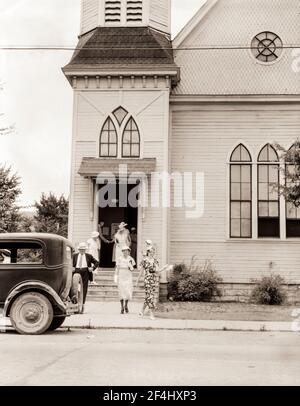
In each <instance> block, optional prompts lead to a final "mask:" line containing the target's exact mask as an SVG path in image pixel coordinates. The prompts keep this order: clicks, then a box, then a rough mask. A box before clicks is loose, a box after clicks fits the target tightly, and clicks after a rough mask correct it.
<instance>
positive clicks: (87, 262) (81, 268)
mask: <svg viewBox="0 0 300 406" xmlns="http://www.w3.org/2000/svg"><path fill="white" fill-rule="evenodd" d="M87 249H88V246H87V245H86V244H85V243H84V242H83V243H81V244H79V247H78V250H79V253H78V254H75V255H74V257H73V267H74V268H75V273H79V274H80V275H81V277H82V281H83V304H85V302H86V297H87V292H88V287H89V281H91V282H92V281H93V271H94V270H95V269H97V268H98V266H99V262H98V261H97V260H96V259H95V258H94V257H93V256H92V255H90V254H87Z"/></svg>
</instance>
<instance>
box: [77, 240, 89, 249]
mask: <svg viewBox="0 0 300 406" xmlns="http://www.w3.org/2000/svg"><path fill="white" fill-rule="evenodd" d="M78 249H79V250H87V249H88V247H87V245H86V243H85V242H81V243H80V244H79V246H78Z"/></svg>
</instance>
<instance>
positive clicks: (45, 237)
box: [0, 233, 73, 247]
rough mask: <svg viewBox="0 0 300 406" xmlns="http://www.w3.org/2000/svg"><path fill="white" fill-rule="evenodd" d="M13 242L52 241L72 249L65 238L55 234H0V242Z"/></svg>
mask: <svg viewBox="0 0 300 406" xmlns="http://www.w3.org/2000/svg"><path fill="white" fill-rule="evenodd" d="M14 240H23V241H29V240H36V241H44V242H50V243H51V242H54V241H56V242H57V241H61V242H62V243H64V244H66V245H69V246H70V247H73V244H72V243H71V241H69V240H68V239H67V238H64V237H61V236H60V235H56V234H47V233H1V234H0V242H3V241H14Z"/></svg>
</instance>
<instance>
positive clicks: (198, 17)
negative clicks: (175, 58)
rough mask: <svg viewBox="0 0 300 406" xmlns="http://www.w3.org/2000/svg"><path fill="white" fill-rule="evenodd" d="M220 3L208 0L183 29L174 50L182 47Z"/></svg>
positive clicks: (175, 42) (176, 39) (178, 35)
mask: <svg viewBox="0 0 300 406" xmlns="http://www.w3.org/2000/svg"><path fill="white" fill-rule="evenodd" d="M218 2H219V0H207V2H206V3H205V4H204V5H203V6H202V7H201V8H200V9H199V11H198V12H197V13H196V14H195V16H194V17H193V18H192V19H191V20H190V21H189V22H188V23H187V24H186V25H185V27H183V29H182V30H181V31H180V32H179V34H177V36H176V37H175V38H174V40H173V46H174V48H175V49H176V48H178V47H180V45H181V44H182V43H183V42H184V41H185V39H186V38H187V37H188V36H189V35H190V34H191V33H192V32H193V31H194V29H195V28H196V27H197V26H198V25H199V24H200V23H201V21H202V20H203V19H204V18H205V17H206V15H207V14H208V13H209V12H210V11H211V10H212V8H213V7H214V6H215V5H216V4H217V3H218Z"/></svg>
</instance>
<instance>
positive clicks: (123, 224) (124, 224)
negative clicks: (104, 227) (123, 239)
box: [119, 221, 128, 228]
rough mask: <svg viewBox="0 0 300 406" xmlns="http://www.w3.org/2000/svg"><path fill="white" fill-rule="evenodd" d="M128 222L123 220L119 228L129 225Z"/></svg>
mask: <svg viewBox="0 0 300 406" xmlns="http://www.w3.org/2000/svg"><path fill="white" fill-rule="evenodd" d="M127 226H128V224H126V223H124V221H122V223H121V224H120V225H119V228H125V227H127Z"/></svg>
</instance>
